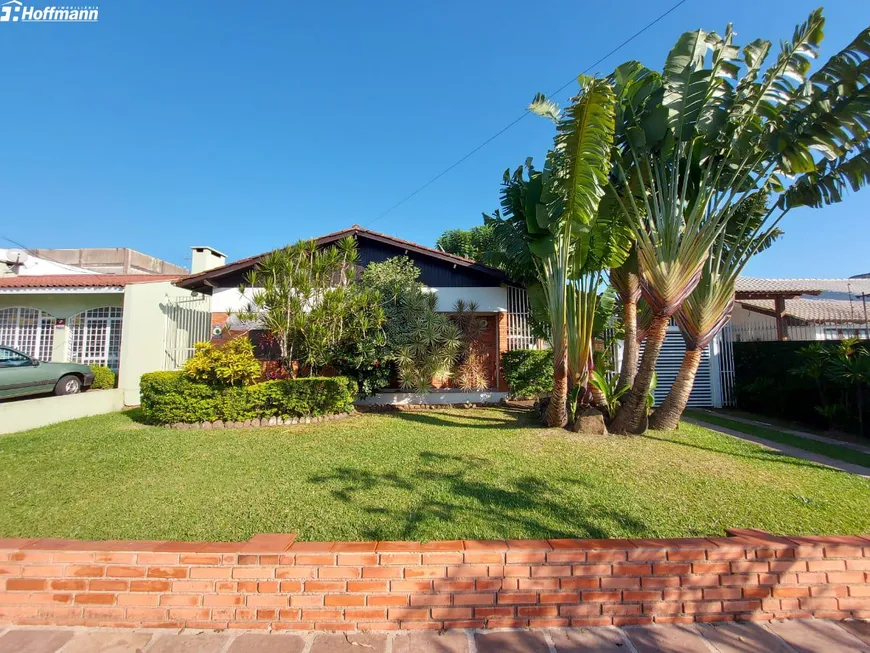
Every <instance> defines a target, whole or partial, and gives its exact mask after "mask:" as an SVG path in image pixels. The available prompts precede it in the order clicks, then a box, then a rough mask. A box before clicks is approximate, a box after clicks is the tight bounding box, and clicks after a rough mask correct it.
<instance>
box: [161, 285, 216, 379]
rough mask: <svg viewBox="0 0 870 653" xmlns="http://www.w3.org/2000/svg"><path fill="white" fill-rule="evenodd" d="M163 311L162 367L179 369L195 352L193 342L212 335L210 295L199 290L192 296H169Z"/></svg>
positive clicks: (205, 339) (201, 340) (204, 339)
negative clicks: (164, 353)
mask: <svg viewBox="0 0 870 653" xmlns="http://www.w3.org/2000/svg"><path fill="white" fill-rule="evenodd" d="M164 311H165V313H166V326H165V328H164V331H163V348H164V350H165V352H166V355H165V357H164V361H163V369H164V370H177V369H180V368H181V367H182V366H183V365H184V363H185V362H186V361H187V359H188V358H190V357H191V356H192V355H193V350H194V345H195V344H196V343H197V342H204V341H207V340H209V338H210V336H211V297H209V296H208V295H201V294H199V293H193V294H192V295H191V296H190V297H169V296H167V297H166V303H165V309H164Z"/></svg>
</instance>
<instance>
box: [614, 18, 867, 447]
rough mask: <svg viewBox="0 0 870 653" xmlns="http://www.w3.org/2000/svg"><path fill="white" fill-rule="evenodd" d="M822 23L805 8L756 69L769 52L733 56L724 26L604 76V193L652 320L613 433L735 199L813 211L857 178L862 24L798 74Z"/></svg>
mask: <svg viewBox="0 0 870 653" xmlns="http://www.w3.org/2000/svg"><path fill="white" fill-rule="evenodd" d="M823 27H824V18H823V16H822V14H821V10H817V11H814V12H813V13H812V14H811V15H810V17H809V19H808V20H807V21H806V22H805V23H803V24H801V25H799V26H798V27H797V28H796V29H795V32H794V34H793V36H792V39H791V40H790V41H786V42H784V43H783V44H782V47H781V50H780V53H779V55H778V56H777V57H776V58H775V60H774V62H773V64H772V65H770V66H769V67H768V68H767V69H766V70H762V66H763V63H764V61H765V59H766V58H767V55H768V53H769V52H770V49H771V44H770V43H769V42H768V41H763V40H755V41H752V42H751V43H749V44H747V45H745V46H744V47H743V48H740V47H738V46H737V45H735V44H734V33H733V30H732V28H731V26H730V25H729V26H728V27H727V29H726V30H725V33H724V35H722V36H720V35H718V34H716V33H715V32H705V31H703V30H697V31H695V32H688V33H686V34H683V35H682V36H681V37H680V39H679V40H678V41H677V44H676V45H675V46H674V47H673V49H672V50H671V52H670V54H669V55H668V57H667V60H666V62H665V67H664V71H663V72H662V73H661V74H659V73H657V72H654V71H651V70H649V69H646V68H644V67H643V66H641V65H640V64H638V63H636V62H629V63H627V64H624V65H623V66H620V67H619V68H618V69H617V70H616V71H615V72H614V74H613V76H612V78H611V79H612V81H613V83H614V84H615V86H616V89H617V94H618V97H619V104H618V111H617V137H616V139H617V144H618V148H619V155H618V156H616V157H615V158H614V168H613V172H612V176H611V181H612V184H611V186H610V192H611V195H612V197H613V200H614V201H615V202H617V203H618V204H619V205H620V208H621V210H622V212H623V213H624V215H625V216H626V218H627V219H628V220H629V221H630V223H631V225H632V229H633V232H634V238H635V241H636V248H637V257H638V274H639V281H640V287H641V292H642V295H643V297H644V299H645V300H646V302H647V303H648V304H649V306H650V308H651V309H652V312H653V319H652V324H651V325H650V328H649V332H648V335H647V341H646V347H645V349H644V354H643V357H642V359H641V363H640V367H639V369H638V372H637V375H636V377H635V380H634V383H633V385H632V389H631V390H630V391H629V392H628V394H627V395H626V396H625V400H624V402H623V405H622V406H621V408H620V410H619V411H618V412H617V415H616V418H615V419H614V422H613V423H612V425H611V428H612V429H613V430H614V431H616V432H639V431H641V430H643V429H644V428H645V426H646V424H645V420H646V405H645V404H646V396H647V394H648V391H649V387H650V383H651V381H652V377H653V373H654V371H655V364H656V361H657V359H658V355H659V352H660V350H661V346H662V343H663V342H664V338H665V334H666V331H667V326H668V322H669V321H670V319H671V317H672V316H674V315H675V314H676V313H677V312H678V311H679V310H680V307H681V306H682V305H683V302H684V301H685V300H686V298H687V297H689V296H690V294H691V293H692V292H693V290H694V289H695V288H696V287H697V285H698V283H699V282H700V280H701V278H702V273H703V270H704V265H705V264H706V262H707V259H708V256H709V254H710V250H711V248H712V247H713V246H714V244H715V243H716V242H717V239H719V238H720V236H721V235H722V233H723V231H724V230H725V228H726V227H727V225H728V222H729V221H730V220H731V219H732V217H733V215H734V213H735V210H736V208H737V207H738V206H739V204H740V202H741V201H742V200H744V199H745V198H746V197H748V196H749V195H751V194H753V193H757V192H770V193H771V194H772V201H773V207H774V209H773V210H774V211H779V212H784V211H787V210H788V209H790V208H792V207H794V206H799V205H806V206H821V205H824V204H827V203H829V202H830V201H834V200H835V199H836V198H837V197H839V196H841V195H842V193H843V191H844V189H845V188H847V187H851V188H852V189H853V190H856V189H858V188H860V187H861V186H863V185H864V184H866V183H867V181H868V178H870V172H868V170H870V157H868V150H867V136H868V132H867V130H868V120H870V111H868V101H870V94H868V87H867V71H868V67H867V64H866V61H867V57H868V53H870V43H868V30H866V29H865V30H864V31H862V32H861V34H859V36H858V37H857V38H856V39H855V41H853V43H851V44H850V45H849V46H848V47H847V48H846V49H844V50H843V51H842V52H841V53H839V54H838V55H836V56H835V57H833V58H832V59H831V60H830V61H829V62H828V63H827V64H825V65H824V66H822V67H821V68H820V69H819V71H817V72H816V73H815V74H813V75H811V76H810V75H809V70H810V65H811V60H812V59H814V58H816V57H817V55H818V48H819V44H820V43H821V40H822V37H823ZM786 178H795V181H794V182H793V183H792V184H790V185H787V184H786V183H785V181H784V180H785V179H786ZM635 187H637V188H638V189H639V190H640V191H641V192H639V193H637V192H634V188H635ZM626 189H629V191H630V192H626ZM773 220H774V221H776V220H777V217H773Z"/></svg>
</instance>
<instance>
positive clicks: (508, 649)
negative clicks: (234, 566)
mask: <svg viewBox="0 0 870 653" xmlns="http://www.w3.org/2000/svg"><path fill="white" fill-rule="evenodd" d="M607 651H613V652H616V651H624V652H626V653H655V652H659V651H661V652H665V653H668V652H673V653H696V652H697V653H748V652H750V651H764V652H767V653H810V652H812V653H816V652H818V653H827V652H829V651H830V652H834V651H837V652H838V653H840V652H842V653H845V652H846V651H857V652H862V653H870V623H868V622H862V621H845V622H833V621H824V620H820V619H811V620H810V619H808V620H796V621H774V622H769V623H734V622H726V623H722V624H692V625H685V626H631V627H626V628H613V627H601V628H551V629H546V630H534V631H529V630H499V631H486V632H484V631H450V632H446V633H438V632H414V633H408V632H395V633H347V634H344V633H300V634H290V633H268V634H266V633H252V632H244V631H239V632H213V631H207V632H200V631H171V630H170V631H165V630H164V631H159V632H158V631H145V630H109V629H88V628H73V629H62V628H36V627H33V628H25V627H22V628H15V627H13V628H10V629H8V630H6V631H5V632H4V630H3V627H0V652H2V653H133V652H136V653H138V652H141V653H599V652H601V653H604V652H607Z"/></svg>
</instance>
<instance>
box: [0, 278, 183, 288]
mask: <svg viewBox="0 0 870 653" xmlns="http://www.w3.org/2000/svg"><path fill="white" fill-rule="evenodd" d="M180 278H181V275H180V274H45V275H33V276H12V277H0V290H2V289H4V288H119V287H121V288H123V287H124V286H127V285H129V284H131V283H150V282H154V281H175V280H176V279H180Z"/></svg>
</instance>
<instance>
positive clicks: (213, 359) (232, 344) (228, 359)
mask: <svg viewBox="0 0 870 653" xmlns="http://www.w3.org/2000/svg"><path fill="white" fill-rule="evenodd" d="M261 374H262V366H261V365H260V361H258V360H257V358H256V357H255V356H254V346H253V345H252V344H251V341H250V340H248V339H247V338H235V339H233V340H230V341H229V342H228V343H225V344H223V345H220V346H216V345H213V344H212V343H210V342H198V343H196V345H194V354H193V356H191V357H190V358H189V359H188V360H187V362H186V363H185V364H184V375H185V376H186V377H187V378H189V379H191V380H193V381H200V382H202V383H207V384H210V385H234V386H244V385H251V384H252V383H254V382H256V381H257V379H259V378H260V376H261Z"/></svg>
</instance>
